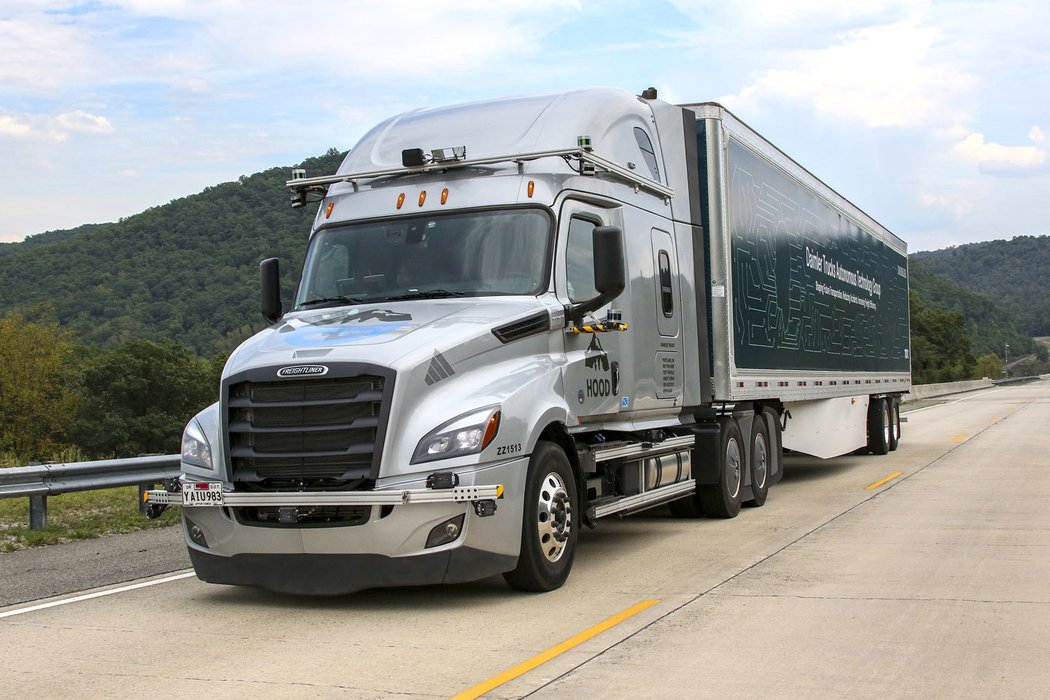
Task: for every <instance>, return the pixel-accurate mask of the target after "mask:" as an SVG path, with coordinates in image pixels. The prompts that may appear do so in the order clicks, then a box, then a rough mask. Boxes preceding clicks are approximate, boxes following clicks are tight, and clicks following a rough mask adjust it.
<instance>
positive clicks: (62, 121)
mask: <svg viewBox="0 0 1050 700" xmlns="http://www.w3.org/2000/svg"><path fill="white" fill-rule="evenodd" d="M55 124H56V125H57V126H59V127H60V128H62V129H65V130H66V131H77V132H81V133H84V134H111V133H113V125H112V124H110V122H109V120H108V119H106V118H105V117H100V116H98V115H96V114H88V113H87V112H84V111H81V110H79V109H78V110H74V111H72V112H66V113H65V114H60V115H58V116H57V117H55Z"/></svg>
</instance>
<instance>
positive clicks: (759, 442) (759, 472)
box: [751, 435, 769, 489]
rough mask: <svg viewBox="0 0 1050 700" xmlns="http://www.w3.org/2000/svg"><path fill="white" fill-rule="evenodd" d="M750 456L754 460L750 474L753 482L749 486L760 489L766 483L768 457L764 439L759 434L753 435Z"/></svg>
mask: <svg viewBox="0 0 1050 700" xmlns="http://www.w3.org/2000/svg"><path fill="white" fill-rule="evenodd" d="M751 457H752V459H753V460H754V463H753V467H754V471H753V472H752V474H751V480H752V481H753V482H754V483H752V484H751V486H752V487H753V488H757V489H761V488H762V487H763V486H765V485H766V475H767V474H768V470H769V464H768V459H769V457H768V455H767V454H766V441H765V440H763V439H762V436H761V435H756V436H755V444H754V449H753V450H752V451H751Z"/></svg>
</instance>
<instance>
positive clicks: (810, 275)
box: [728, 139, 910, 372]
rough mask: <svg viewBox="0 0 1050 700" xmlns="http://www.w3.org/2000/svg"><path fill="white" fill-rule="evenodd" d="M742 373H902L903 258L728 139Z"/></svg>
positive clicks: (904, 342)
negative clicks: (780, 370) (783, 370)
mask: <svg viewBox="0 0 1050 700" xmlns="http://www.w3.org/2000/svg"><path fill="white" fill-rule="evenodd" d="M728 168H729V187H730V193H729V229H730V240H731V246H732V253H731V255H732V276H733V277H732V281H733V328H734V351H735V358H736V366H737V367H738V368H741V369H766V370H779V369H786V370H811V371H812V370H818V371H825V370H826V371H855V372H872V371H876V372H891V371H897V372H907V371H908V370H909V367H910V361H909V357H908V347H909V346H908V277H907V275H908V272H907V265H908V262H907V257H906V256H905V255H903V254H901V253H899V252H897V251H896V250H894V249H893V248H891V247H890V246H889V245H887V244H886V243H885V242H884V241H882V240H881V239H880V238H878V237H877V236H876V235H874V234H872V233H871V232H869V231H867V230H865V229H864V228H862V227H861V226H860V225H858V223H857V222H855V221H853V220H851V219H849V218H848V217H846V216H843V214H842V213H840V212H839V210H837V209H836V208H834V207H833V206H831V204H829V203H827V202H826V201H824V200H823V199H821V198H820V197H818V196H817V195H816V194H815V193H814V192H813V191H812V190H810V189H809V188H806V187H803V186H802V185H801V184H799V183H798V182H797V181H796V180H794V179H793V178H790V177H789V176H787V175H786V174H785V173H784V172H782V171H781V170H780V169H778V168H776V167H774V166H772V165H771V164H769V163H768V162H767V161H766V160H764V159H763V158H761V157H760V156H758V155H756V154H755V153H753V152H752V151H751V150H749V149H748V148H746V147H745V146H743V145H741V144H739V143H737V142H736V141H735V140H732V139H731V140H730V141H729V145H728Z"/></svg>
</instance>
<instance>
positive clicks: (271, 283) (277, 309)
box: [259, 258, 284, 323]
mask: <svg viewBox="0 0 1050 700" xmlns="http://www.w3.org/2000/svg"><path fill="white" fill-rule="evenodd" d="M259 277H260V281H261V282H262V295H261V296H262V315H263V318H265V319H266V320H267V321H269V322H270V323H276V322H277V321H278V320H280V318H281V315H282V314H283V313H284V307H283V306H282V305H281V264H280V262H279V261H278V260H277V258H267V259H266V260H263V261H262V262H261V263H259Z"/></svg>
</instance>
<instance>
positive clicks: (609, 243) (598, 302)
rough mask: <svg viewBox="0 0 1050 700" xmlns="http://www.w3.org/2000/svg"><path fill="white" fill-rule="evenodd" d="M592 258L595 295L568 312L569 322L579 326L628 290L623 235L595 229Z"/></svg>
mask: <svg viewBox="0 0 1050 700" xmlns="http://www.w3.org/2000/svg"><path fill="white" fill-rule="evenodd" d="M591 236H592V237H591V247H592V250H593V258H594V288H595V289H596V290H598V296H596V297H594V298H593V299H588V300H587V301H584V302H581V303H579V304H577V305H576V306H574V307H572V308H571V309H569V313H568V320H569V321H571V322H573V323H578V322H580V321H581V320H583V317H584V316H586V315H587V314H589V313H590V312H592V311H594V310H595V309H599V308H601V307H603V306H605V305H606V304H608V303H609V302H610V301H612V300H613V299H615V298H616V297H618V296H620V294H622V293H623V290H624V289H625V288H626V287H627V277H626V273H625V272H624V258H623V233H622V232H621V231H620V229H618V228H616V227H615V226H598V227H597V228H595V229H594V231H593V233H592V234H591Z"/></svg>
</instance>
